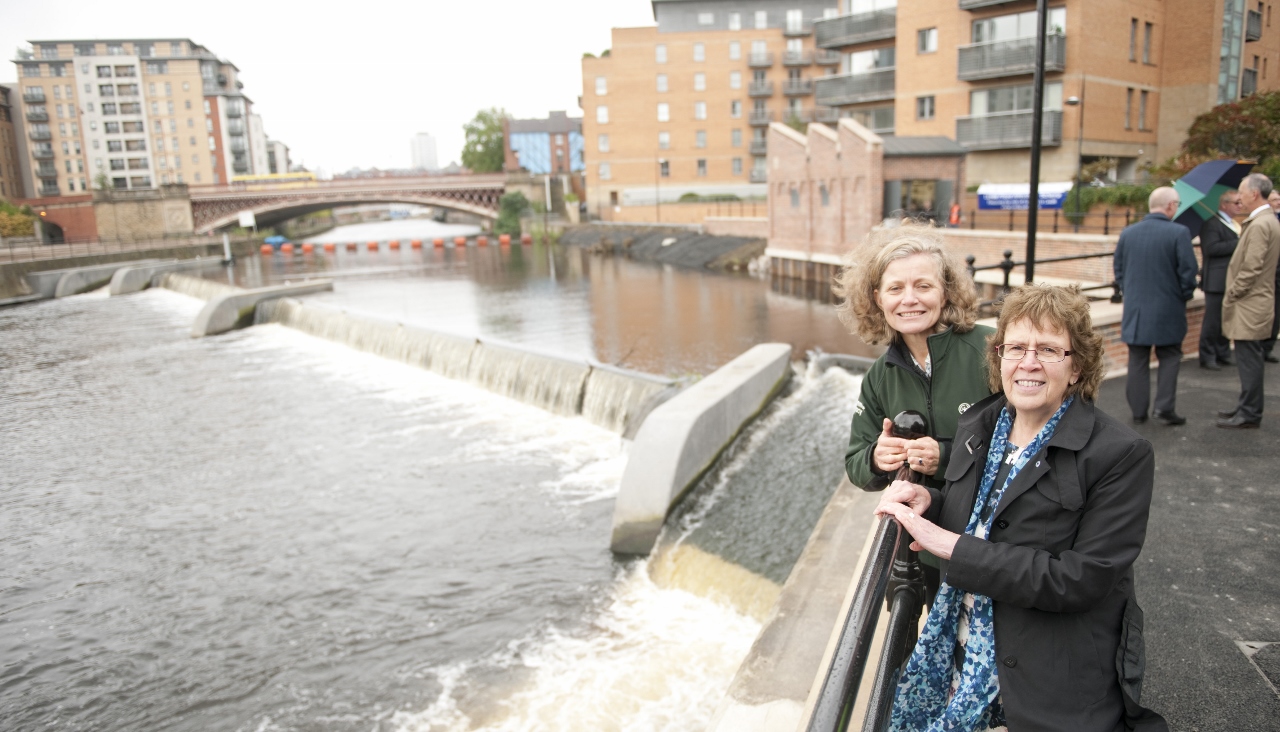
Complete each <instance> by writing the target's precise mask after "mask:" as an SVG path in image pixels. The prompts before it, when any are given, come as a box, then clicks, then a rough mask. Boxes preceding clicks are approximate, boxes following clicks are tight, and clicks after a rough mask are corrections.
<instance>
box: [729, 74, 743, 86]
mask: <svg viewBox="0 0 1280 732" xmlns="http://www.w3.org/2000/svg"><path fill="white" fill-rule="evenodd" d="M729 88H730V89H741V88H742V72H741V71H730V72H729Z"/></svg>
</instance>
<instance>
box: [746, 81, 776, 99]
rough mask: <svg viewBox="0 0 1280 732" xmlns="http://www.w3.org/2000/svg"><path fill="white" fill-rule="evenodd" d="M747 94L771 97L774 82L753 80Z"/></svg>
mask: <svg viewBox="0 0 1280 732" xmlns="http://www.w3.org/2000/svg"><path fill="white" fill-rule="evenodd" d="M747 95H748V96H752V97H771V96H773V82H772V81H753V82H751V84H750V85H749V86H747Z"/></svg>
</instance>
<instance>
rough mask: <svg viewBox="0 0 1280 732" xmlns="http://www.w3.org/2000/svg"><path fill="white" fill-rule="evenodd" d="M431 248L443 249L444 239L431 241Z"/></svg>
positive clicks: (437, 238)
mask: <svg viewBox="0 0 1280 732" xmlns="http://www.w3.org/2000/svg"><path fill="white" fill-rule="evenodd" d="M431 246H433V247H442V246H444V239H441V238H439V237H436V238H435V239H432V240H431Z"/></svg>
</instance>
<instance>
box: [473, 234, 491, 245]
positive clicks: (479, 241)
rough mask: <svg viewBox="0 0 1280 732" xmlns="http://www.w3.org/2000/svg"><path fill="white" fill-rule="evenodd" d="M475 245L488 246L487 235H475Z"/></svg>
mask: <svg viewBox="0 0 1280 732" xmlns="http://www.w3.org/2000/svg"><path fill="white" fill-rule="evenodd" d="M476 246H478V247H487V246H489V237H487V236H477V237H476Z"/></svg>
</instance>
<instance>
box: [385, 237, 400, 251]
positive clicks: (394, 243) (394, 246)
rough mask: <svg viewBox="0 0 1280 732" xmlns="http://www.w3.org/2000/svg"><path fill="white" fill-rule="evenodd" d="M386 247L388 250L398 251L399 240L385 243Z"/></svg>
mask: <svg viewBox="0 0 1280 732" xmlns="http://www.w3.org/2000/svg"><path fill="white" fill-rule="evenodd" d="M387 246H388V247H389V248H391V249H399V248H400V240H399V239H392V240H391V241H389V242H387Z"/></svg>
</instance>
